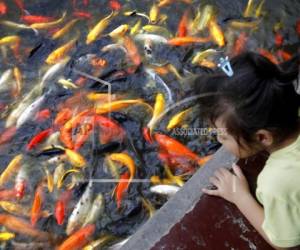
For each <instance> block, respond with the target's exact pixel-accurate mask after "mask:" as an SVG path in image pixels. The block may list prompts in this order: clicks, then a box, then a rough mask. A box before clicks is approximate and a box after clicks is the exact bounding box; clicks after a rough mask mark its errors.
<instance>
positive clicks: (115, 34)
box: [108, 24, 129, 40]
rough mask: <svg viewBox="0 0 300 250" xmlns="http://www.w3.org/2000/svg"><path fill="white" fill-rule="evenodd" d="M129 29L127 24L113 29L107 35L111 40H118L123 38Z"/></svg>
mask: <svg viewBox="0 0 300 250" xmlns="http://www.w3.org/2000/svg"><path fill="white" fill-rule="evenodd" d="M128 29H129V25H128V24H122V25H120V26H119V27H117V28H116V29H114V30H113V31H111V32H110V33H109V34H108V35H109V36H110V37H111V38H112V39H115V40H116V39H118V38H121V37H123V36H124V35H125V34H126V32H127V31H128Z"/></svg>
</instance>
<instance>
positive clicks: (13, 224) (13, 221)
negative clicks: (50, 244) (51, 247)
mask: <svg viewBox="0 0 300 250" xmlns="http://www.w3.org/2000/svg"><path fill="white" fill-rule="evenodd" d="M0 225H2V226H4V227H6V228H7V229H9V230H11V231H14V232H17V233H20V234H23V235H24V234H25V235H28V236H31V237H33V238H36V239H39V240H51V238H52V237H51V235H50V234H49V233H47V232H43V231H40V230H38V229H35V228H33V226H32V225H31V224H29V223H28V222H27V221H25V220H23V219H21V218H18V217H15V216H13V215H9V214H0Z"/></svg>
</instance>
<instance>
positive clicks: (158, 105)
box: [147, 93, 165, 136]
mask: <svg viewBox="0 0 300 250" xmlns="http://www.w3.org/2000/svg"><path fill="white" fill-rule="evenodd" d="M164 110H165V98H164V96H163V94H161V93H158V94H157V95H156V99H155V105H154V109H153V115H152V118H151V120H150V121H149V122H148V124H147V127H148V128H149V130H150V136H151V134H152V131H153V129H154V126H155V125H156V123H157V122H158V121H159V120H158V119H159V117H160V115H161V113H162V112H163V111H164Z"/></svg>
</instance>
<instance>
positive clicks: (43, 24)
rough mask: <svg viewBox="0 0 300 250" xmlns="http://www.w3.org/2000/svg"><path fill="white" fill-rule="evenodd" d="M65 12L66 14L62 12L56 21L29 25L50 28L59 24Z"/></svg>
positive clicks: (34, 27) (39, 28)
mask: <svg viewBox="0 0 300 250" xmlns="http://www.w3.org/2000/svg"><path fill="white" fill-rule="evenodd" d="M66 14H67V12H64V13H63V15H62V17H61V18H59V19H57V20H56V21H53V22H47V23H33V24H31V25H30V27H31V28H33V29H37V30H42V29H51V28H53V27H55V26H57V25H59V24H61V23H62V22H63V21H64V20H65V17H66Z"/></svg>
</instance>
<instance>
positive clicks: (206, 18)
mask: <svg viewBox="0 0 300 250" xmlns="http://www.w3.org/2000/svg"><path fill="white" fill-rule="evenodd" d="M214 12H215V11H214V7H213V6H212V5H208V4H207V5H205V6H204V7H203V10H202V11H201V14H200V18H199V22H198V25H197V30H199V31H202V30H204V29H205V28H206V27H207V25H208V24H209V22H210V20H211V19H212V18H213V16H214Z"/></svg>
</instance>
